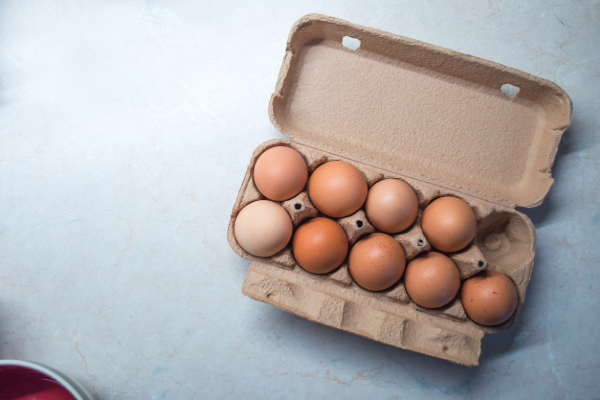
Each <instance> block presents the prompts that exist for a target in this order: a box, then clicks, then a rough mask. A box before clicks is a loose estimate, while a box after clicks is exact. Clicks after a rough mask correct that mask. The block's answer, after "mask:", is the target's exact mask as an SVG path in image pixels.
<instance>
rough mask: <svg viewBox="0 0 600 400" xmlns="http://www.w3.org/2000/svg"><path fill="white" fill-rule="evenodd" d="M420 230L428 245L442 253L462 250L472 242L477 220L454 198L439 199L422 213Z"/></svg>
mask: <svg viewBox="0 0 600 400" xmlns="http://www.w3.org/2000/svg"><path fill="white" fill-rule="evenodd" d="M421 228H422V229H423V233H424V234H425V237H426V238H427V241H428V242H429V244H431V245H432V246H433V247H434V248H436V249H438V250H440V251H444V252H448V253H451V252H455V251H459V250H462V249H464V248H465V247H466V246H467V245H468V244H469V243H471V242H472V241H473V238H474V237H475V232H476V231H477V218H476V217H475V213H474V212H473V210H472V209H471V207H470V206H469V205H468V204H467V203H465V202H464V201H462V200H461V199H457V198H456V197H449V196H448V197H440V198H438V199H435V200H434V201H433V202H432V203H431V204H429V205H428V206H427V207H426V208H425V211H423V220H422V222H421Z"/></svg>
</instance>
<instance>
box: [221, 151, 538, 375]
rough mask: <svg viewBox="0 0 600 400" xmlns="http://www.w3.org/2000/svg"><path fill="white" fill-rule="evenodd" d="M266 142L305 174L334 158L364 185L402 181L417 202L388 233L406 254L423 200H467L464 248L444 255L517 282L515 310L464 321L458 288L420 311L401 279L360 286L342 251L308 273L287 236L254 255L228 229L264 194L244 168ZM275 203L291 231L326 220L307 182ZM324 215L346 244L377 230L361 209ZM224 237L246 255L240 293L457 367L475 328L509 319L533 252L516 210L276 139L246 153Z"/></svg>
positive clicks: (529, 232)
mask: <svg viewBox="0 0 600 400" xmlns="http://www.w3.org/2000/svg"><path fill="white" fill-rule="evenodd" d="M274 146H289V147H291V148H293V149H295V150H297V151H298V152H299V153H300V154H301V155H302V156H303V157H304V159H305V160H306V163H307V165H308V170H309V174H312V172H314V170H315V169H316V168H317V167H318V166H319V165H321V164H323V163H325V162H328V161H338V160H342V161H346V162H349V163H351V164H352V165H354V166H356V167H357V168H358V169H360V170H361V171H362V172H363V173H364V174H365V176H366V177H367V183H368V185H369V187H371V186H372V185H373V184H375V183H376V182H378V181H380V180H382V179H399V180H402V181H404V182H406V183H407V184H409V185H410V186H411V187H412V188H413V189H414V191H415V193H416V194H417V198H418V200H419V213H418V216H417V220H416V221H415V223H413V225H412V226H411V227H409V228H408V229H407V230H406V231H404V232H401V233H398V234H395V235H391V236H392V237H393V238H394V239H395V240H396V241H398V243H400V245H401V246H402V248H403V250H404V252H405V254H406V257H407V259H408V260H412V259H413V258H414V257H416V256H417V255H418V254H421V253H423V252H427V251H430V250H431V246H430V245H429V243H428V242H427V239H426V238H425V235H423V232H422V230H421V227H420V223H421V215H422V213H423V209H424V208H425V207H426V206H427V204H429V203H430V202H431V201H432V200H434V199H435V198H437V197H441V196H455V197H458V198H460V199H462V200H464V201H465V202H467V204H469V205H470V206H471V207H472V208H473V210H474V211H475V215H476V216H477V220H478V230H477V234H476V238H475V240H474V241H473V243H471V244H470V245H469V246H467V247H466V248H465V249H464V250H462V251H460V252H457V253H446V254H447V255H448V256H449V257H450V258H451V259H452V260H453V261H454V263H455V264H456V266H457V267H458V269H459V271H460V276H461V279H462V280H464V279H467V278H469V277H471V276H473V275H475V274H476V273H478V272H481V271H483V270H486V269H493V270H496V271H499V272H502V273H504V274H506V275H507V276H508V277H509V278H510V279H511V280H512V281H513V283H514V284H515V286H516V287H517V292H518V297H519V302H518V307H517V312H515V314H514V315H513V316H512V317H511V318H510V319H509V320H508V321H506V322H505V323H503V324H501V325H498V326H494V327H485V326H481V325H478V324H476V323H474V322H472V321H471V320H469V319H468V317H467V315H466V313H465V311H464V309H463V307H462V304H461V302H460V294H459V295H457V297H456V298H455V299H454V300H453V301H451V302H450V303H449V304H448V305H447V306H445V307H442V308H439V309H426V308H423V307H420V306H418V305H417V304H415V303H414V302H413V301H411V300H410V298H409V296H408V294H407V293H406V289H405V288H404V281H403V279H401V280H400V282H398V283H397V284H396V285H394V286H393V287H391V288H390V289H387V290H384V291H381V292H370V291H367V290H365V289H363V288H361V287H360V286H358V285H357V284H356V283H355V282H354V281H353V280H352V277H351V275H350V272H349V271H348V257H346V261H345V262H344V263H343V264H342V266H340V267H339V268H337V269H336V270H335V271H333V272H331V273H328V274H325V275H315V274H312V273H310V272H307V271H305V270H304V269H303V268H302V267H300V266H299V265H298V263H296V261H295V259H294V256H293V253H292V248H291V246H292V244H291V241H290V243H289V244H288V246H287V247H286V248H285V249H284V250H282V251H281V252H279V253H278V254H276V255H274V256H272V257H266V258H265V257H256V256H253V255H251V254H249V253H247V252H246V251H244V250H243V249H242V248H241V247H240V246H239V244H238V243H237V241H236V239H235V235H234V233H233V227H234V224H235V217H236V216H237V214H238V213H239V211H241V210H242V208H244V207H245V206H246V205H248V204H250V203H252V202H254V201H257V200H268V199H267V198H266V197H264V196H263V195H262V194H261V193H260V192H259V191H258V189H257V188H256V186H255V185H254V181H253V179H252V170H253V166H254V164H255V163H256V160H257V159H258V157H259V156H260V155H261V154H262V153H263V152H264V151H265V150H267V149H269V148H271V147H274ZM309 179H310V176H309ZM276 203H278V204H280V205H281V206H283V208H285V209H286V211H287V212H288V213H289V214H290V217H291V220H292V223H293V225H294V230H295V229H296V228H297V227H298V226H299V225H300V224H302V222H304V221H306V220H308V219H310V218H314V217H326V218H330V217H327V216H326V215H323V214H322V213H320V212H319V211H318V210H317V209H316V208H315V207H314V206H313V205H312V203H311V202H310V198H309V197H308V192H307V187H305V188H304V190H303V191H302V192H300V194H298V195H297V196H296V197H294V198H292V199H290V200H287V201H284V202H276ZM330 219H333V220H334V221H336V222H337V223H338V224H340V225H341V226H342V228H344V230H345V232H346V236H347V237H348V243H349V247H351V246H352V245H353V244H354V243H355V242H356V241H357V240H358V239H360V238H361V237H362V236H364V235H368V234H370V233H374V232H379V231H378V230H377V229H375V228H374V227H373V226H372V225H371V224H370V223H369V220H368V219H367V218H366V215H365V212H364V209H361V210H359V211H357V212H356V213H354V214H352V215H350V216H348V217H344V218H330ZM228 239H229V243H230V245H231V247H232V248H233V249H234V251H235V252H236V253H237V254H239V255H240V256H242V257H244V258H247V259H249V260H252V264H251V266H250V269H249V271H248V275H247V277H246V280H245V282H244V285H243V287H242V291H243V293H244V294H245V295H247V296H249V297H251V298H253V299H256V300H260V301H263V302H265V303H269V304H273V305H275V306H278V307H280V308H282V309H284V310H286V311H290V312H293V313H294V314H298V315H301V316H303V317H305V318H307V319H310V320H313V321H315V322H320V323H322V324H325V325H329V326H333V327H335V328H339V329H343V330H346V331H348V332H353V333H356V334H359V335H362V336H366V337H369V338H371V339H374V340H378V341H380V342H383V343H386V344H390V345H393V346H396V347H400V348H405V349H409V350H414V351H418V352H422V353H425V354H429V355H433V356H436V357H440V358H444V359H447V360H450V361H455V362H458V363H461V364H465V365H474V364H476V362H477V359H478V358H479V354H480V351H481V350H480V345H479V343H480V340H481V338H482V337H483V332H485V333H495V332H499V331H502V330H505V329H507V328H509V327H510V326H511V325H512V324H513V323H514V319H515V318H516V315H517V314H518V311H519V309H520V308H521V306H522V304H523V302H524V300H525V291H526V288H527V284H528V282H529V279H530V277H531V270H532V266H533V258H534V254H535V253H534V243H535V232H534V228H533V225H532V223H531V221H530V220H529V219H528V218H527V217H526V216H525V215H523V214H521V213H519V212H518V211H515V210H512V209H509V208H504V207H499V206H497V205H494V204H491V203H486V202H482V201H481V200H478V199H475V198H471V197H469V196H465V195H463V194H461V193H456V192H453V191H451V190H448V189H440V188H436V187H435V186H433V185H429V184H427V183H424V182H420V181H416V180H412V179H407V178H404V177H402V176H400V175H398V174H392V173H389V172H385V171H380V170H377V169H376V168H372V167H369V166H365V165H363V164H360V163H357V162H354V161H352V160H348V159H344V158H342V157H337V156H333V155H329V154H326V153H324V152H322V151H319V150H315V149H311V148H308V147H305V146H302V145H298V144H294V143H290V142H288V141H283V140H272V141H269V142H266V143H264V144H263V145H261V146H259V147H258V148H257V149H256V151H255V152H254V155H253V156H252V160H251V162H250V166H249V168H248V173H247V174H246V178H245V179H244V183H243V184H242V189H241V191H240V195H239V196H238V200H237V201H236V204H235V207H234V212H233V214H232V218H231V220H230V223H229V230H228ZM488 260H491V261H488ZM390 324H391V325H390ZM449 343H452V345H451V346H450V345H448V344H449ZM440 352H441V353H440Z"/></svg>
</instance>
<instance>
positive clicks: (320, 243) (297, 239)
mask: <svg viewBox="0 0 600 400" xmlns="http://www.w3.org/2000/svg"><path fill="white" fill-rule="evenodd" d="M292 250H293V252H294V258H295V259H296V262H297V263H298V264H299V265H300V266H301V267H302V268H304V269H305V270H307V271H308V272H312V273H313V274H326V273H328V272H331V271H333V270H334V269H336V268H337V267H339V266H340V265H342V263H343V262H344V260H345V259H346V255H347V254H348V238H347V237H346V232H344V229H343V228H342V227H341V226H340V225H339V224H338V223H337V222H335V221H332V220H330V219H328V218H313V219H311V220H310V221H308V222H307V223H305V224H304V225H301V226H300V227H299V228H298V229H297V230H296V233H295V234H294V240H293V241H292Z"/></svg>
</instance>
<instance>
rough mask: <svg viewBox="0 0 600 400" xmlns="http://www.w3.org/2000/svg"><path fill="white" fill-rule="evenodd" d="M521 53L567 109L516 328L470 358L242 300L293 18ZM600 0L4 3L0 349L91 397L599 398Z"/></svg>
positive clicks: (506, 60)
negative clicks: (237, 248)
mask: <svg viewBox="0 0 600 400" xmlns="http://www.w3.org/2000/svg"><path fill="white" fill-rule="evenodd" d="M312 12H318V13H322V14H327V15H332V16H335V17H339V18H343V19H346V20H350V21H352V22H355V23H359V24H362V25H367V26H372V27H374V28H378V29H382V30H385V31H389V32H393V33H397V34H400V35H403V36H408V37H411V38H415V39H418V40H422V41H425V42H429V43H433V44H436V45H439V46H444V47H448V48H450V49H454V50H458V51H461V52H465V53H468V54H472V55H475V56H479V57H482V58H486V59H491V60H493V61H496V62H499V63H502V64H505V65H508V66H511V67H515V68H518V69H522V70H524V71H526V72H529V73H532V74H535V75H538V76H541V77H543V78H547V79H550V80H552V81H554V82H556V83H557V84H558V85H560V86H561V87H562V88H564V89H565V90H566V91H567V93H568V94H569V95H570V96H571V98H572V100H573V104H574V110H575V112H574V118H573V124H572V127H571V128H570V129H569V130H568V131H567V133H566V134H565V136H564V138H563V141H562V143H561V147H560V150H559V154H558V156H557V160H556V163H555V166H554V170H553V174H554V177H555V178H556V184H555V186H554V187H553V188H552V190H551V191H550V194H549V196H548V197H547V199H546V201H545V202H544V204H543V205H542V206H540V207H538V208H537V209H534V210H530V211H527V214H528V215H529V216H530V217H531V218H532V220H533V221H534V223H535V225H536V228H537V233H538V244H537V247H536V250H537V258H536V265H535V267H534V272H533V278H532V281H531V284H530V286H529V289H528V298H527V301H526V304H525V307H524V308H523V311H522V313H521V315H520V316H519V318H518V321H517V323H516V325H515V326H514V327H513V328H512V329H511V330H509V331H507V332H505V333H502V334H499V335H491V336H489V335H488V336H486V337H485V339H484V340H483V354H482V356H481V366H480V367H478V368H466V367H461V366H457V365H454V364H451V363H448V362H445V361H441V360H437V359H434V358H430V357H426V356H423V355H419V354H415V353H412V352H408V351H403V350H399V349H395V348H392V347H389V346H385V345H382V344H378V343H375V342H372V341H369V340H367V339H364V338H361V337H358V336H355V335H352V334H348V333H344V332H341V331H337V330H335V329H332V328H328V327H325V326H321V325H318V324H314V323H311V322H308V321H306V320H304V319H302V318H299V317H296V316H293V315H290V314H288V313H285V312H283V311H280V310H278V309H276V308H274V307H271V306H268V305H265V304H262V303H258V302H255V301H252V300H250V299H249V298H246V297H244V296H243V295H242V293H241V291H240V288H241V285H242V282H243V280H244V276H245V273H246V270H247V267H248V265H249V262H248V261H247V260H244V259H242V258H240V257H238V256H237V255H236V254H235V253H234V252H233V251H232V250H231V249H230V248H229V245H228V243H227V240H226V229H227V223H228V220H229V215H230V212H231V209H232V206H233V203H234V200H235V197H236V195H237V192H238V189H239V186H240V184H241V182H242V178H243V176H244V173H245V171H246V166H247V163H248V161H249V159H250V155H251V153H252V151H253V149H254V148H255V147H256V146H257V145H259V144H260V143H262V142H264V141H266V140H269V139H273V138H281V137H283V136H282V135H281V134H280V133H278V132H277V131H276V129H275V128H274V127H273V126H272V125H271V123H270V121H269V118H268V115H267V105H268V102H269V98H270V95H271V93H272V91H273V89H274V85H275V81H276V78H277V74H278V71H279V67H280V65H281V60H282V57H283V54H284V48H285V42H286V39H287V36H288V32H289V29H290V27H291V26H292V24H293V23H294V21H295V20H296V19H298V18H299V17H301V16H303V15H305V14H308V13H312ZM599 67H600V3H599V2H598V1H571V2H559V1H541V0H539V1H530V2H526V1H520V2H518V1H514V2H509V1H495V2H481V1H474V0H471V1H427V2H412V1H399V2H393V1H373V2H367V1H365V2H357V1H353V0H344V1H322V2H318V1H311V0H307V1H296V2H283V1H254V2H241V1H239V2H233V1H220V2H217V1H214V2H208V1H205V2H198V1H163V0H148V1H145V2H142V1H100V0H89V1H79V2H75V1H35V0H32V1H3V2H1V3H0V271H1V273H2V278H1V279H0V357H1V358H17V359H26V360H33V361H39V362H42V363H46V364H48V365H51V366H54V367H56V368H58V369H60V370H62V371H64V372H66V373H68V374H70V375H71V376H73V377H74V378H76V379H77V380H79V381H80V382H81V383H82V384H84V385H85V386H87V387H88V388H89V389H90V390H91V391H92V392H93V393H94V394H95V395H96V397H97V399H102V400H109V399H152V400H154V399H196V398H207V399H217V398H262V399H288V398H312V399H321V398H336V399H341V398H356V399H365V398H371V399H428V398H439V397H442V398H465V397H466V398H474V399H508V398H529V399H533V398H540V399H598V398H600V380H599V379H598V377H599V376H600V345H598V342H599V341H600V319H599V318H600V313H599V312H598V308H599V306H600V300H599V295H600V290H599V289H600V270H599V269H598V266H599V265H600V189H599V187H600V185H599V182H600V144H599V129H600V112H599V111H600V107H599V105H600V102H599V98H600V96H599V95H598V93H599V89H600V73H599V71H600V68H599Z"/></svg>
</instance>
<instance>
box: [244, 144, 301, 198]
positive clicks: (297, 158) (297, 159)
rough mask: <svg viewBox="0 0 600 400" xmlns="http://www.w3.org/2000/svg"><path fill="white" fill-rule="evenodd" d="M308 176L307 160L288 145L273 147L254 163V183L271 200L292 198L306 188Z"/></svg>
mask: <svg viewBox="0 0 600 400" xmlns="http://www.w3.org/2000/svg"><path fill="white" fill-rule="evenodd" d="M307 178H308V168H307V167H306V161H304V158H303V157H302V155H300V153H298V152H297V151H296V150H294V149H292V148H290V147H287V146H276V147H271V148H270V149H268V150H267V151H265V152H264V153H262V154H261V155H260V157H258V160H256V164H254V184H255V185H256V188H257V189H258V191H259V192H261V193H262V194H263V195H264V196H265V197H267V198H269V199H271V200H276V201H284V200H288V199H291V198H292V197H294V196H295V195H297V194H298V193H300V192H301V191H302V189H304V186H305V185H306V179H307Z"/></svg>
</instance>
